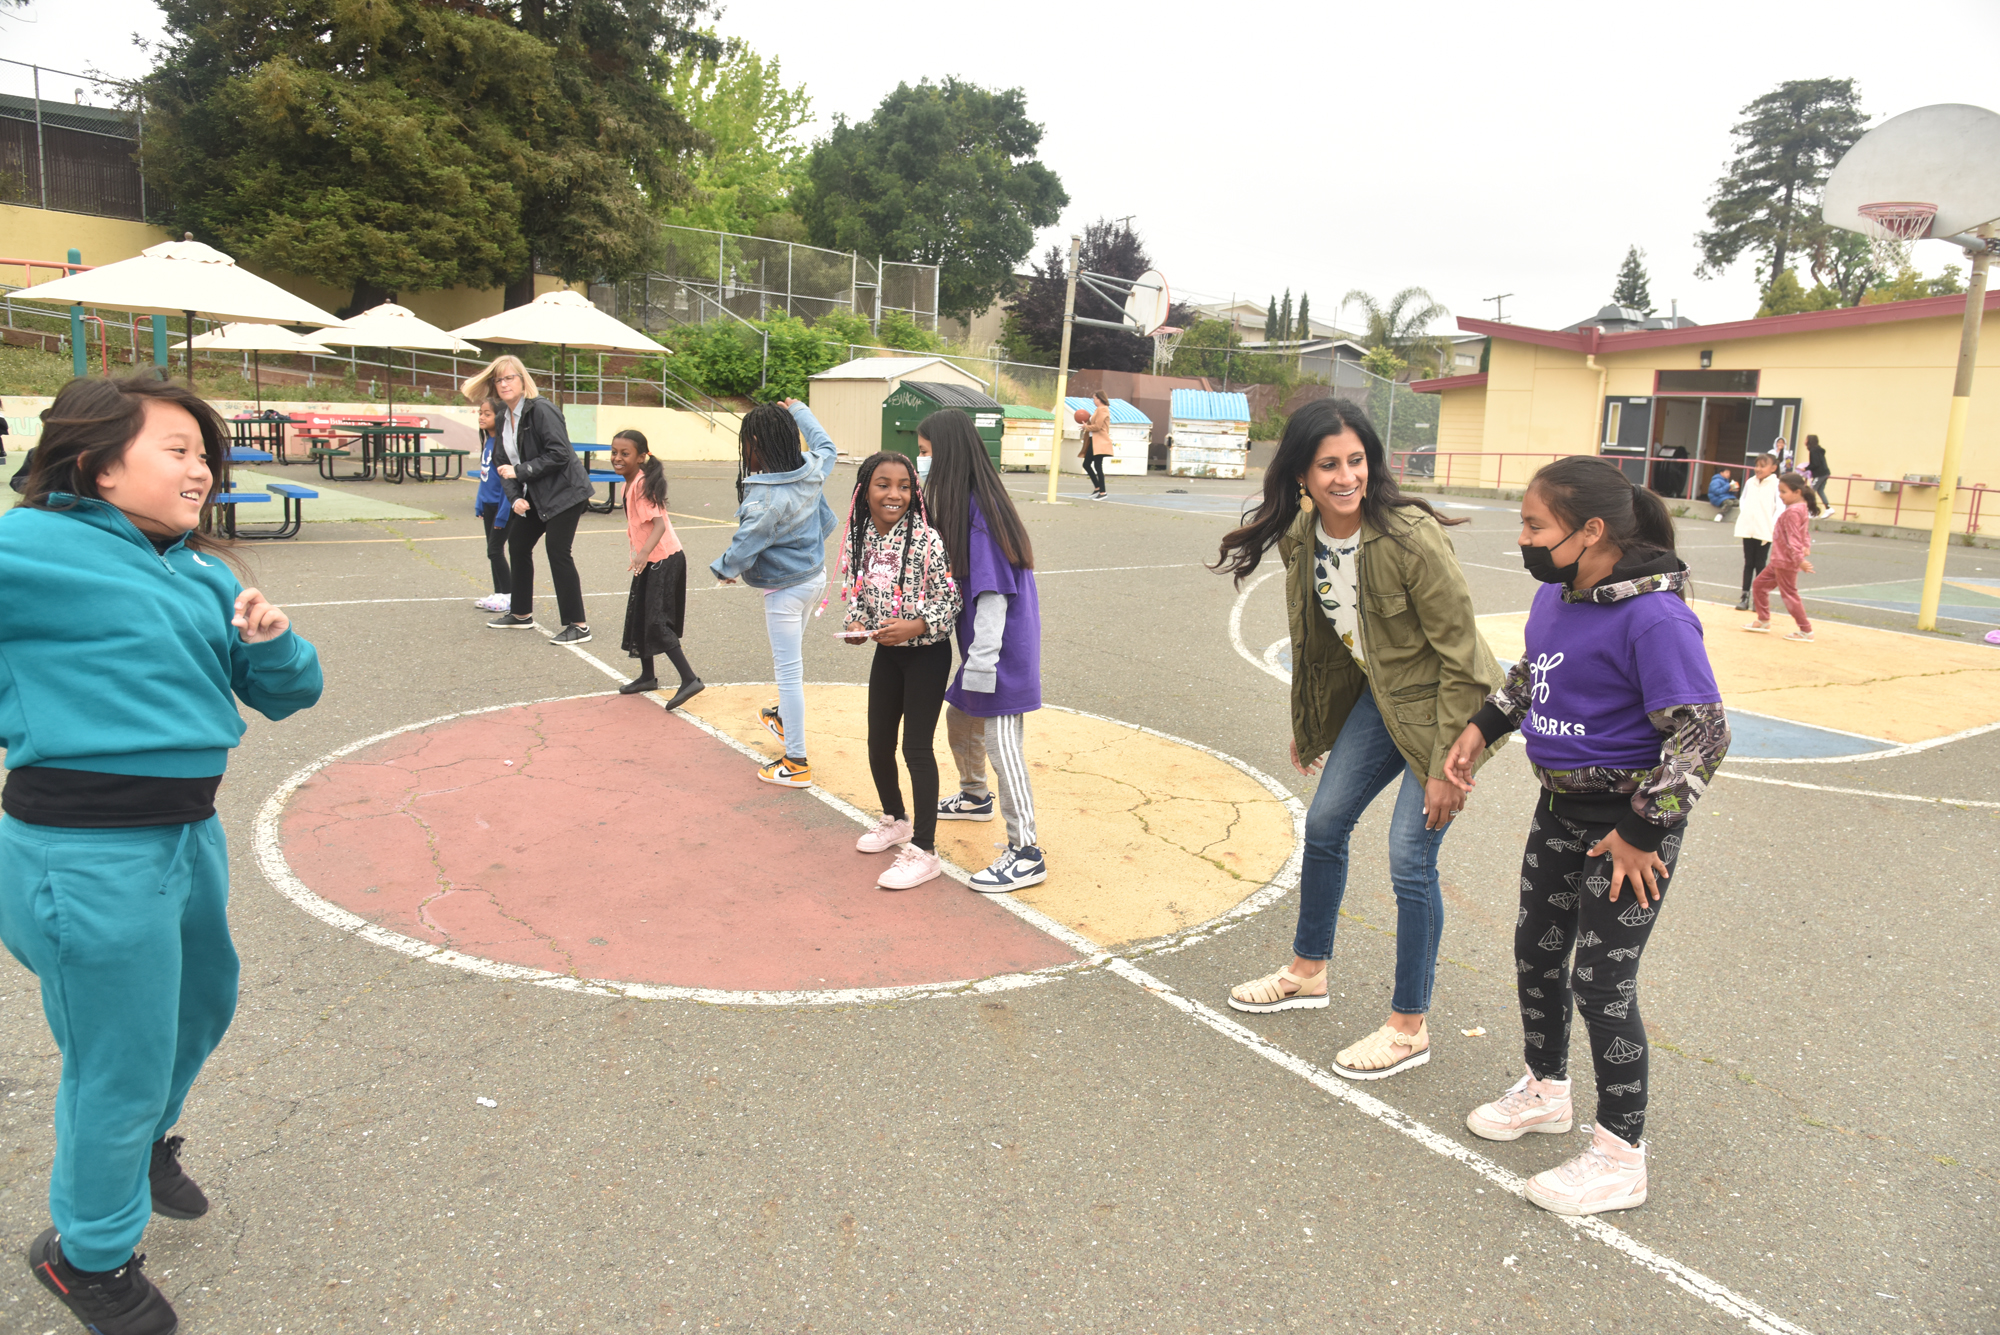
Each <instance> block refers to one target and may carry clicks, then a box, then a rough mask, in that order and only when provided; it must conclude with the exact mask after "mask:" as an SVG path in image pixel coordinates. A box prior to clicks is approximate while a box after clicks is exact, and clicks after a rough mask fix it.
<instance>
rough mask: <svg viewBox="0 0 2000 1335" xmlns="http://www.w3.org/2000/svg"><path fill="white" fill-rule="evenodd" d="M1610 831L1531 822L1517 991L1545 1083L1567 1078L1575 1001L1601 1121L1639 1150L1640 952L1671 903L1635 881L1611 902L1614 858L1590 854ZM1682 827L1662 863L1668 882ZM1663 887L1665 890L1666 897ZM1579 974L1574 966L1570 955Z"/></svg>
mask: <svg viewBox="0 0 2000 1335" xmlns="http://www.w3.org/2000/svg"><path fill="white" fill-rule="evenodd" d="M1610 831H1611V827H1610V826H1609V825H1578V824H1575V823H1573V822H1571V821H1568V820H1565V819H1563V818H1562V817H1561V816H1558V815H1556V814H1555V813H1553V812H1551V811H1549V810H1548V809H1547V807H1546V805H1544V807H1543V809H1542V810H1540V811H1537V812H1536V813H1535V815H1534V818H1533V819H1532V820H1530V821H1529V823H1528V847H1527V850H1526V851H1525V852H1524V853H1523V854H1522V856H1521V916H1520V918H1519V920H1518V922H1517V924H1516V926H1515V928H1514V970H1515V987H1516V989H1517V990H1518V992H1519V993H1520V998H1521V1030H1522V1036H1523V1038H1525V1040H1526V1047H1525V1049H1524V1050H1523V1051H1524V1055H1525V1056H1526V1058H1527V1062H1528V1069H1529V1070H1531V1071H1533V1072H1534V1073H1535V1074H1536V1076H1538V1077H1540V1078H1541V1079H1543V1080H1563V1079H1567V1078H1568V1075H1569V1017H1570V1006H1571V1002H1572V998H1574V1003H1575V1007H1576V1009H1577V1010H1579V1011H1582V1012H1583V1024H1584V1028H1585V1029H1587V1030H1589V1032H1590V1058H1591V1064H1592V1065H1593V1066H1594V1067H1595V1068H1596V1075H1597V1117H1596V1120H1597V1123H1598V1124H1599V1125H1600V1126H1603V1127H1605V1128H1606V1129H1607V1130H1609V1131H1611V1132H1612V1133H1613V1134H1614V1135H1617V1136H1620V1137H1622V1138H1623V1139H1624V1140H1625V1141H1626V1142H1627V1143H1628V1144H1633V1145H1636V1144H1638V1143H1639V1138H1640V1136H1642V1135H1643V1134H1645V1130H1646V1076H1647V1069H1646V1068H1647V1060H1646V1059H1647V1055H1648V1052H1649V1050H1650V1049H1649V1045H1648V1044H1647V1042H1646V1027H1645V1025H1643V1024H1641V1023H1640V1021H1639V954H1640V952H1641V951H1643V950H1644V949H1645V948H1646V938H1647V937H1649V936H1651V935H1652V932H1653V923H1654V921H1655V920H1656V919H1657V918H1658V917H1659V911H1660V909H1661V908H1663V907H1664V906H1665V905H1666V902H1667V901H1666V899H1665V898H1664V896H1663V897H1662V898H1661V899H1660V900H1659V901H1658V902H1657V903H1653V904H1641V903H1640V902H1639V897H1638V894H1637V892H1635V891H1634V890H1633V889H1632V887H1631V885H1630V884H1627V885H1624V886H1621V887H1620V888H1619V891H1618V902H1617V903H1616V904H1614V903H1612V902H1611V897H1610V895H1609V894H1608V893H1607V891H1609V890H1610V888H1611V858H1610V856H1609V855H1608V854H1607V855H1604V856H1601V857H1594V858H1593V857H1590V856H1588V853H1587V850H1589V849H1592V848H1595V847H1596V846H1597V841H1598V840H1600V839H1602V838H1604V836H1605V835H1606V834H1608V833H1610ZM1684 833H1685V827H1683V828H1682V829H1681V830H1678V831H1676V832H1674V833H1673V834H1670V835H1668V836H1667V838H1666V841H1665V842H1664V843H1662V844H1661V845H1660V857H1661V858H1662V859H1663V860H1664V861H1665V862H1666V864H1667V871H1668V873H1669V875H1671V873H1672V871H1673V868H1674V864H1675V862H1676V861H1678V860H1679V858H1680V852H1681V839H1682V837H1683V835H1684ZM1665 888H1666V886H1665V883H1664V882H1663V883H1662V886H1661V889H1662V890H1663V891H1664V890H1665ZM1572 949H1574V950H1575V952H1576V960H1575V967H1574V968H1571V967H1568V966H1569V955H1570V951H1571V950H1572Z"/></svg>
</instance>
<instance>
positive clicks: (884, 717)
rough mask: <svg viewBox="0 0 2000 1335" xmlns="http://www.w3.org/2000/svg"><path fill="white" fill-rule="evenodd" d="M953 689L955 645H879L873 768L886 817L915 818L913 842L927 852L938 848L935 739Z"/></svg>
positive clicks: (873, 672)
mask: <svg viewBox="0 0 2000 1335" xmlns="http://www.w3.org/2000/svg"><path fill="white" fill-rule="evenodd" d="M950 684H951V641H950V640H940V641H938V642H937V643H936V644H925V645H918V646H911V645H901V644H899V645H893V646H891V645H884V644H878V645H876V646H875V662H874V665H873V666H871V667H870V668H869V669H868V769H869V772H870V773H872V774H873V775H874V776H875V795H876V797H877V798H879V799H880V800H881V803H882V814H883V815H885V816H898V817H903V818H905V819H910V823H911V824H912V825H914V826H915V827H916V833H915V835H914V836H913V837H912V838H911V840H910V842H911V843H913V844H915V845H916V846H917V847H918V848H921V849H923V850H924V851H925V852H926V853H929V852H932V851H934V850H935V849H936V848H937V806H938V766H937V750H936V743H935V739H936V737H937V720H938V711H939V710H940V709H942V708H944V689H945V687H946V686H948V685H950ZM899 724H900V725H901V727H902V730H903V763H904V764H905V765H907V766H909V769H910V802H911V804H912V806H913V807H914V808H915V810H914V818H912V813H911V812H910V811H909V810H906V809H905V808H904V806H903V789H902V785H901V783H900V782H899V778H898V775H897V773H896V729H897V726H898V725H899Z"/></svg>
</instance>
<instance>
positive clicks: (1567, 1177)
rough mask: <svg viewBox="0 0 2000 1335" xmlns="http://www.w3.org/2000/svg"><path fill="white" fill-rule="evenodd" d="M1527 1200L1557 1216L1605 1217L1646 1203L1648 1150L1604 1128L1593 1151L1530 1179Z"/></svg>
mask: <svg viewBox="0 0 2000 1335" xmlns="http://www.w3.org/2000/svg"><path fill="white" fill-rule="evenodd" d="M1528 1199H1529V1200H1531V1201H1533V1202H1534V1203H1535V1204H1537V1205H1539V1206H1541V1207H1542V1208H1543V1209H1544V1210H1551V1211H1554V1212H1555V1213H1556V1214H1567V1215H1579V1214H1602V1213H1604V1212H1605V1211H1606V1210H1629V1209H1631V1208H1632V1207H1633V1206H1635V1205H1644V1204H1645V1203H1646V1146H1645V1143H1644V1142H1643V1141H1642V1142H1640V1143H1639V1144H1637V1145H1628V1144H1626V1143H1625V1142H1624V1141H1623V1140H1620V1139H1619V1138H1618V1137H1617V1136H1614V1135H1612V1134H1611V1133H1610V1132H1609V1131H1606V1130H1605V1129H1604V1128H1603V1127H1601V1126H1600V1127H1598V1128H1596V1130H1595V1132H1594V1133H1593V1134H1592V1135H1591V1138H1590V1148H1589V1149H1587V1150H1585V1151H1584V1152H1583V1153H1582V1154H1579V1155H1577V1156H1576V1157H1575V1158H1574V1159H1571V1160H1570V1161H1569V1162H1568V1163H1566V1164H1563V1165H1561V1166H1560V1167H1557V1168H1551V1169H1549V1170H1548V1171H1547V1172H1545V1173H1537V1174H1535V1175H1534V1176H1533V1177H1531V1178H1529V1179H1528Z"/></svg>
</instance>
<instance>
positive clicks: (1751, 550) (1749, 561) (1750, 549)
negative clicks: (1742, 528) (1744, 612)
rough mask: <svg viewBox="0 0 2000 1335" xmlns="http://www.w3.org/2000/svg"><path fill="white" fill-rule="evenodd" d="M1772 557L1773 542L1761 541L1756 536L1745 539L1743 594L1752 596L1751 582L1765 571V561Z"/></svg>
mask: <svg viewBox="0 0 2000 1335" xmlns="http://www.w3.org/2000/svg"><path fill="white" fill-rule="evenodd" d="M1770 559H1771V544H1770V543H1768V542H1759V541H1757V539H1755V538H1745V539H1743V596H1744V597H1746V598H1748V597H1749V596H1750V582H1751V581H1752V580H1754V579H1756V578H1757V576H1758V575H1760V574H1762V573H1763V571H1764V563H1765V562H1766V561H1768V560H1770Z"/></svg>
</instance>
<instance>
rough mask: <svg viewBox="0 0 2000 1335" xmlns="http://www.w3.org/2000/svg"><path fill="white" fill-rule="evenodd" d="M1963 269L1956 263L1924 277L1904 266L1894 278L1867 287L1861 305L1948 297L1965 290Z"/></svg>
mask: <svg viewBox="0 0 2000 1335" xmlns="http://www.w3.org/2000/svg"><path fill="white" fill-rule="evenodd" d="M1964 276H1965V275H1964V271H1963V270H1961V269H1960V268H1959V267H1958V266H1957V265H1956V264H1948V265H1946V266H1945V269H1944V272H1943V273H1941V274H1939V275H1938V276H1937V277H1936V278H1926V277H1924V276H1923V275H1922V274H1920V273H1918V272H1917V271H1916V270H1915V269H1913V268H1904V269H1902V270H1901V271H1899V272H1898V273H1897V274H1896V276H1895V277H1894V278H1888V279H1884V280H1882V281H1880V282H1878V283H1877V284H1876V285H1875V286H1873V287H1871V288H1869V289H1868V292H1867V294H1866V295H1864V296H1863V297H1862V298H1861V303H1860V304H1861V305H1863V306H1874V305H1877V304H1878V303H1880V302H1884V301H1915V300H1916V299H1917V298H1918V297H1950V296H1956V295H1958V294H1959V293H1962V292H1964V291H1965V284H1964V282H1963V281H1962V280H1963V278H1964Z"/></svg>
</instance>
